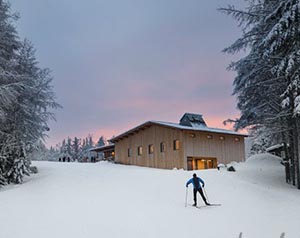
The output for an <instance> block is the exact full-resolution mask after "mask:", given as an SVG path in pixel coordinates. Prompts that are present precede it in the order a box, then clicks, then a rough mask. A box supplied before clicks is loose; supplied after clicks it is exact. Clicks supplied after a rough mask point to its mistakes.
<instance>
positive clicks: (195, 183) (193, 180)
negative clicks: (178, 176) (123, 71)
mask: <svg viewBox="0 0 300 238" xmlns="http://www.w3.org/2000/svg"><path fill="white" fill-rule="evenodd" d="M190 183H192V184H193V186H194V204H193V206H195V207H196V206H197V192H199V193H200V195H201V197H202V199H203V201H204V203H205V205H207V206H209V205H210V203H208V202H207V201H206V198H205V196H204V193H203V190H202V188H201V184H202V187H204V181H203V180H202V179H201V178H199V177H197V174H193V178H191V179H190V180H188V181H187V182H186V187H188V186H189V184H190ZM200 183H201V184H200Z"/></svg>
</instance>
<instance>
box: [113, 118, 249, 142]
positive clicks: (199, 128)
mask: <svg viewBox="0 0 300 238" xmlns="http://www.w3.org/2000/svg"><path fill="white" fill-rule="evenodd" d="M152 124H155V125H160V126H166V127H171V128H175V129H180V130H189V131H202V132H210V133H222V134H230V135H237V136H245V137H246V136H248V135H246V134H241V133H238V132H235V131H231V130H225V129H219V128H210V127H206V126H197V127H190V126H183V125H180V124H177V123H173V122H162V121H147V122H145V123H143V124H141V125H139V126H136V127H134V128H132V129H130V130H128V131H126V132H124V133H122V134H120V135H118V136H116V137H114V138H112V139H110V141H111V142H115V141H117V140H118V139H119V138H121V137H123V136H125V135H128V134H130V133H132V132H134V131H136V130H139V129H140V128H143V127H145V126H148V125H152Z"/></svg>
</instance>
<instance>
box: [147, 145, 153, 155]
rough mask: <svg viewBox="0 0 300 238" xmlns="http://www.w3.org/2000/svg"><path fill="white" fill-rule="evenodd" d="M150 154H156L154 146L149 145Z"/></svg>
mask: <svg viewBox="0 0 300 238" xmlns="http://www.w3.org/2000/svg"><path fill="white" fill-rule="evenodd" d="M148 153H149V154H153V153H154V145H148Z"/></svg>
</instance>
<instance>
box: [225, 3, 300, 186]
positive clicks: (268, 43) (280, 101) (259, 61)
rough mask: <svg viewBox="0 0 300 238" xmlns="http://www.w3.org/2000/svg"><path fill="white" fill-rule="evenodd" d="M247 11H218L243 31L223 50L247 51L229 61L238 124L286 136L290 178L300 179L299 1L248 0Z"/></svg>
mask: <svg viewBox="0 0 300 238" xmlns="http://www.w3.org/2000/svg"><path fill="white" fill-rule="evenodd" d="M247 3H248V7H247V8H246V10H238V9H235V7H234V6H229V7H227V8H221V9H220V10H221V11H223V12H225V13H227V14H229V15H231V16H233V17H234V18H235V19H236V20H237V21H238V22H239V23H240V26H241V27H242V28H243V34H242V36H241V37H240V38H239V39H238V40H236V41H235V42H234V43H233V44H232V45H231V46H230V47H228V48H226V49H225V50H224V51H225V52H227V53H236V52H239V51H240V50H243V49H245V50H246V51H247V52H248V54H247V55H246V56H245V57H243V58H241V59H240V60H239V61H237V62H234V63H232V64H231V65H230V69H233V70H235V71H236V72H237V77H236V78H235V80H234V95H236V96H237V99H238V105H237V106H238V108H239V109H240V111H241V116H240V118H239V119H238V120H237V122H236V125H235V126H236V129H240V128H245V127H251V128H253V129H256V128H266V129H267V130H269V131H272V134H271V136H274V135H275V136H276V137H278V138H281V140H288V141H289V143H290V145H291V147H290V148H292V152H293V153H291V154H292V157H291V158H290V159H291V160H290V163H291V169H292V171H293V172H292V173H291V175H292V181H293V183H294V184H296V182H297V186H298V188H300V178H299V150H298V146H299V143H298V139H299V138H298V137H299V126H298V122H299V110H298V106H299V105H300V100H299V98H300V97H299V94H300V90H299V89H300V81H299V74H300V58H299V56H300V38H299V33H300V28H299V20H300V19H299V0H276V1H275V0H254V1H247ZM299 109H300V108H299Z"/></svg>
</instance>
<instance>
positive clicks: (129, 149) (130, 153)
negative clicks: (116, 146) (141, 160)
mask: <svg viewBox="0 0 300 238" xmlns="http://www.w3.org/2000/svg"><path fill="white" fill-rule="evenodd" d="M127 155H128V157H131V155H132V150H131V148H128V154H127Z"/></svg>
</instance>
